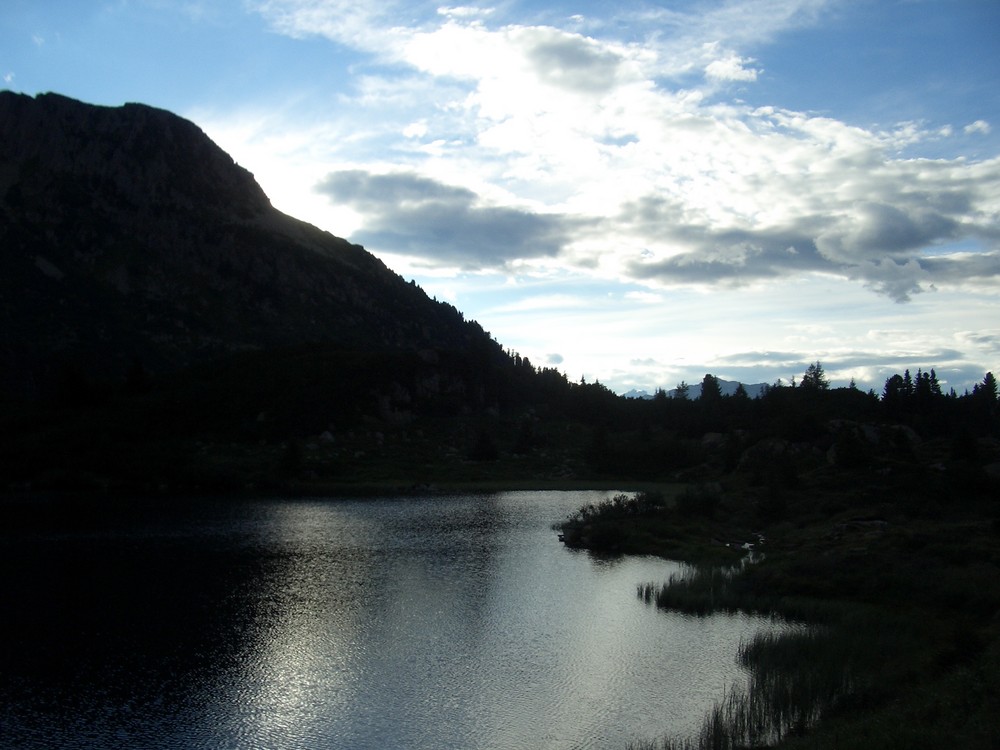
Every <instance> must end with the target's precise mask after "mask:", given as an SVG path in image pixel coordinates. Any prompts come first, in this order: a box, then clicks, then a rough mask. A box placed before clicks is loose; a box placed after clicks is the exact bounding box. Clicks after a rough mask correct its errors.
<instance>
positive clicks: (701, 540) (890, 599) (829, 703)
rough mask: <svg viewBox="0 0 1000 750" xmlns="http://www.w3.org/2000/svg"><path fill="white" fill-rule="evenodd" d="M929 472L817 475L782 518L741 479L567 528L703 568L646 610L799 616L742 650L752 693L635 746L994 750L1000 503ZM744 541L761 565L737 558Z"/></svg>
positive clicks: (743, 691)
mask: <svg viewBox="0 0 1000 750" xmlns="http://www.w3.org/2000/svg"><path fill="white" fill-rule="evenodd" d="M924 479H927V480H928V481H927V482H926V483H925V484H924V485H922V486H920V485H918V484H917V483H915V482H913V481H912V478H910V477H906V476H904V475H902V474H900V475H895V476H894V475H892V474H885V473H883V474H881V475H868V476H862V475H855V476H845V475H844V473H843V472H832V471H826V470H818V471H816V472H813V473H811V474H807V475H804V476H802V477H800V481H799V482H798V483H797V486H796V487H795V491H794V492H785V493H782V496H781V498H780V499H781V501H782V503H781V504H782V506H783V508H782V511H781V513H780V514H778V515H776V516H774V515H770V514H767V513H761V500H762V499H766V497H767V493H766V491H765V492H761V491H759V489H758V488H756V487H754V486H753V485H752V483H750V482H747V481H745V480H743V479H742V478H741V477H739V476H731V477H728V478H727V479H726V480H725V481H724V482H723V483H722V484H721V485H715V486H714V487H712V486H704V485H702V486H695V487H693V488H690V487H689V488H683V487H678V488H676V489H675V490H674V491H673V492H672V493H667V494H666V495H665V496H661V497H658V498H650V497H643V496H634V497H627V496H626V497H621V498H618V499H615V500H612V501H609V502H607V503H605V504H602V506H596V507H594V506H592V507H589V508H583V509H581V510H580V511H579V512H578V513H577V514H576V515H575V516H574V517H573V518H571V519H568V521H567V523H566V525H565V527H564V529H565V530H564V534H565V535H566V539H567V542H568V543H570V544H574V545H577V546H581V547H590V548H593V549H603V550H607V549H615V550H618V551H621V552H632V551H641V552H644V553H649V552H653V553H657V554H661V555H663V556H666V557H671V558H674V559H683V560H687V561H689V562H692V563H693V564H692V566H691V567H690V568H689V570H688V571H687V572H686V574H684V575H682V576H678V577H674V578H673V579H671V580H670V581H666V582H651V583H648V584H643V585H640V586H639V587H638V590H637V594H638V596H639V597H640V598H642V599H643V600H645V601H646V602H648V603H649V604H650V606H659V607H663V608H668V609H672V610H679V611H684V612H690V613H694V614H699V615H705V614H710V613H711V612H714V611H734V610H742V611H752V612H758V613H763V614H768V615H772V616H776V617H780V618H783V619H786V620H790V621H795V622H800V623H803V627H801V628H795V629H792V630H791V631H790V632H788V633H785V634H780V635H774V634H769V635H762V636H760V637H758V638H755V639H753V640H751V641H750V642H748V643H745V644H743V645H742V648H741V650H740V657H739V658H740V660H741V663H742V664H743V665H744V666H745V667H746V668H747V670H748V678H747V681H746V683H745V684H737V685H734V686H732V687H731V688H730V689H729V690H728V691H727V692H726V694H725V696H723V698H721V699H720V701H719V702H718V703H717V704H716V705H715V707H714V708H713V710H712V711H711V712H710V714H709V715H708V716H707V717H706V718H705V721H704V724H703V726H702V728H701V730H700V731H699V732H698V733H697V734H696V735H695V736H692V737H663V738H651V739H649V740H647V741H645V742H639V743H636V744H635V745H633V748H634V750H653V749H654V748H663V749H664V750H674V749H677V750H680V749H684V750H694V749H695V748H697V749H699V750H701V749H702V748H742V747H780V748H817V749H819V750H825V749H827V748H830V749H833V748H837V749H838V750H841V749H843V748H897V747H898V748H908V749H909V748H932V747H941V746H943V745H946V744H952V745H957V746H960V747H963V748H994V749H995V748H996V747H998V742H1000V718H998V717H1000V521H998V520H997V518H998V516H1000V507H998V504H997V502H996V501H995V500H994V498H993V496H992V493H991V492H989V491H982V492H980V491H975V489H973V491H964V490H963V491H961V492H946V491H943V488H942V487H941V485H940V484H939V483H938V481H937V480H936V479H935V477H934V476H933V475H932V476H930V477H924ZM966 489H967V488H966ZM744 541H749V542H753V543H754V545H755V546H756V552H757V553H758V559H757V561H756V562H754V563H752V564H746V565H741V564H736V565H734V564H733V563H734V560H737V561H738V560H740V559H743V558H741V557H740V556H739V553H738V552H737V551H736V549H734V548H739V547H740V546H741V543H742V542H744ZM761 542H762V544H761ZM726 545H728V546H726Z"/></svg>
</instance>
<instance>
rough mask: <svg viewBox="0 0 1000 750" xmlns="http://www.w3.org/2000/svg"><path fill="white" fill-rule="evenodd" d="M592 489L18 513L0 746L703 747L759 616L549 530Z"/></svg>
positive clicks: (8, 576) (8, 579)
mask: <svg viewBox="0 0 1000 750" xmlns="http://www.w3.org/2000/svg"><path fill="white" fill-rule="evenodd" d="M610 494H612V493H606V492H509V493H498V494H489V495H481V496H480V495H469V496H459V497H435V498H382V499H365V500H342V499H336V500H321V499H281V498H276V499H269V500H256V499H255V500H232V499H228V500H191V499H187V500H176V501H173V502H167V501H160V500H158V501H156V502H150V501H141V502H139V501H136V502H133V503H125V502H122V501H117V502H115V503H112V504H86V503H81V502H79V501H71V500H64V501H59V502H55V501H39V502H36V503H35V504H34V505H25V504H24V503H13V504H10V505H5V506H4V507H3V512H4V517H5V518H6V521H5V523H4V524H3V526H2V527H0V595H2V596H3V614H2V617H3V619H4V625H3V631H4V633H6V635H4V642H3V648H2V655H0V746H3V747H4V748H46V750H52V749H55V748H121V747H136V748H140V747H141V748H213V749H217V748H240V749H241V750H242V749H245V748H262V749H263V748H267V749H268V750H282V749H285V748H302V749H311V748H351V749H352V750H362V749H367V748H380V749H382V748H435V749H440V748H470V749H476V750H487V749H489V750H493V749H496V750H500V749H503V750H518V749H519V748H532V749H534V748H553V749H560V750H562V749H565V750H569V749H570V748H624V746H625V745H626V744H627V743H628V742H629V741H630V740H636V739H644V738H645V739H650V738H654V737H658V736H660V735H662V734H663V733H666V732H670V733H673V734H679V735H682V736H683V735H686V734H687V733H689V732H691V731H694V730H695V729H696V728H697V727H698V726H699V724H700V722H701V719H702V717H703V716H704V714H705V713H706V711H707V710H708V709H709V708H710V707H711V705H712V703H713V702H714V701H715V700H717V699H718V698H720V697H721V696H722V693H723V690H724V688H725V686H726V685H729V684H732V683H733V682H736V681H742V680H743V678H744V676H743V672H742V670H741V668H740V667H739V666H738V665H737V664H736V661H735V656H736V651H737V647H738V645H739V642H740V639H748V638H749V637H750V636H751V635H752V634H753V633H755V632H757V631H759V630H760V629H762V628H768V627H775V626H774V625H772V624H770V623H769V622H768V621H767V620H764V619H761V618H756V617H750V616H745V615H721V614H720V615H713V616H711V617H703V618H699V617H692V616H687V615H680V614H674V613H668V612H663V611H659V610H657V609H655V608H653V607H650V606H648V605H646V604H644V603H643V602H642V601H641V600H640V599H638V598H637V596H636V586H637V585H638V584H640V583H644V582H647V581H656V582H661V581H665V580H666V579H667V578H668V577H669V575H670V574H671V573H674V572H677V571H679V570H681V566H680V565H678V564H676V563H672V562H669V561H664V560H660V559H656V558H648V557H636V558H631V557H626V558H616V559H600V558H596V557H593V556H591V555H590V554H588V553H586V552H581V551H573V550H570V549H567V548H565V547H564V546H563V545H562V544H561V543H560V542H559V541H558V539H557V537H556V533H555V532H554V531H553V530H552V528H551V526H552V524H553V523H554V522H557V521H559V520H562V519H563V518H565V517H566V516H567V515H569V514H570V513H571V512H572V511H574V510H575V509H576V508H578V507H579V506H580V505H582V504H584V503H587V502H595V501H598V500H600V499H602V498H604V497H607V496H608V495H610Z"/></svg>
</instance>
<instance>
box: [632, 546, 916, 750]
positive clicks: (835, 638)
mask: <svg viewBox="0 0 1000 750" xmlns="http://www.w3.org/2000/svg"><path fill="white" fill-rule="evenodd" d="M748 577H751V576H748V575H747V571H746V570H745V568H744V567H733V568H728V569H718V568H710V567H708V566H698V567H691V568H689V569H688V570H686V571H685V572H683V573H681V574H680V575H674V576H672V577H671V579H670V580H669V581H668V582H667V583H666V584H662V585H656V584H648V583H647V584H642V585H640V586H639V587H638V588H637V594H638V596H639V597H640V598H641V599H643V600H644V601H645V602H647V603H649V604H655V605H656V606H658V607H662V608H669V609H674V610H680V611H684V612H688V613H693V614H697V615H707V614H710V613H712V612H716V611H735V610H737V609H743V610H755V611H758V612H761V611H763V612H764V613H766V614H770V615H772V616H775V617H777V616H780V615H783V614H785V612H786V611H794V612H797V613H799V614H800V615H808V618H807V620H808V621H809V622H812V623H817V622H822V623H823V624H812V625H801V624H795V623H793V622H789V621H788V620H785V622H787V623H788V627H786V628H783V629H780V630H770V631H767V632H761V633H758V634H757V635H756V636H754V637H753V638H751V639H750V640H748V641H746V642H744V643H742V644H741V645H740V649H739V654H738V660H739V662H740V664H741V665H742V666H743V667H745V668H746V670H747V672H748V676H747V679H746V682H745V683H742V684H740V683H738V684H736V685H733V686H731V687H730V688H728V689H727V690H726V692H725V694H724V695H723V697H722V698H721V699H720V700H719V701H718V702H717V703H716V704H715V705H714V706H713V708H712V709H711V711H710V712H709V714H708V716H707V717H706V718H705V720H704V722H703V724H702V726H701V729H700V730H699V731H698V732H697V733H696V734H695V735H694V736H693V737H690V738H675V737H665V738H662V739H660V740H657V741H650V742H645V743H642V742H640V743H638V744H636V743H633V745H631V747H632V748H633V750H729V749H730V748H750V747H770V746H774V745H776V744H778V743H780V742H782V741H784V740H786V739H788V738H791V737H796V736H800V735H802V734H804V733H805V732H806V730H808V729H809V728H810V727H813V726H814V725H815V724H816V723H817V722H818V721H819V720H820V718H821V717H825V716H829V715H835V714H837V713H838V712H843V711H847V710H851V711H854V710H858V709H862V710H865V709H870V708H875V707H878V706H880V705H883V704H885V703H886V702H887V700H888V699H889V697H890V696H889V693H888V688H887V687H886V686H887V685H891V684H899V683H900V682H903V681H905V680H907V679H908V678H909V672H910V671H912V670H913V669H916V668H918V665H916V664H914V660H913V659H912V654H913V653H914V652H918V651H920V650H921V649H922V638H923V636H922V634H921V632H920V628H919V626H917V625H915V624H914V623H913V622H912V621H911V620H909V619H907V618H905V617H903V616H898V617H891V616H886V613H885V611H884V610H882V611H879V610H876V609H874V608H872V607H868V606H863V605H851V606H845V605H844V604H843V603H840V604H839V605H836V607H835V608H834V607H833V606H832V605H826V604H824V603H821V602H812V603H810V602H808V601H806V600H793V599H781V600H771V602H770V603H769V604H767V605H766V606H762V602H761V600H760V598H759V597H756V596H755V595H754V594H753V593H752V588H750V587H748V586H747V584H746V579H747V578H748ZM803 621H804V620H798V622H803Z"/></svg>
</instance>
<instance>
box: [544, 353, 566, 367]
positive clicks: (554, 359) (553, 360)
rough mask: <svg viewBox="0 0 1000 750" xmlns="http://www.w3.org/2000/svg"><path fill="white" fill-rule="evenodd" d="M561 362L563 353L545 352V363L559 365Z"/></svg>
mask: <svg viewBox="0 0 1000 750" xmlns="http://www.w3.org/2000/svg"><path fill="white" fill-rule="evenodd" d="M562 363H563V355H561V354H547V355H546V356H545V364H547V365H561V364H562Z"/></svg>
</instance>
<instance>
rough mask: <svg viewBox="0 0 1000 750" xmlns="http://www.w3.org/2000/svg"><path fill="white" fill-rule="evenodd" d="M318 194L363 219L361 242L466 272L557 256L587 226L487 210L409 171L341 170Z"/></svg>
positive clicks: (464, 193)
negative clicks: (461, 268) (382, 173)
mask: <svg viewBox="0 0 1000 750" xmlns="http://www.w3.org/2000/svg"><path fill="white" fill-rule="evenodd" d="M316 189H317V191H319V192H320V193H323V194H324V195H326V196H328V197H329V198H330V199H331V200H332V201H334V202H336V203H339V204H345V205H348V206H350V207H351V208H354V209H355V210H357V211H358V212H359V213H361V214H362V216H363V217H364V228H363V229H362V230H361V231H359V232H357V233H355V234H354V235H353V236H352V239H353V240H355V241H357V242H360V243H362V244H364V245H367V246H368V247H370V248H372V249H375V250H382V251H386V252H392V253H398V254H402V255H412V256H416V257H420V258H423V259H426V260H430V261H438V262H442V263H450V264H456V265H459V266H461V267H463V268H466V269H478V268H486V267H499V266H503V265H504V264H505V263H508V262H510V261H513V260H516V259H519V258H540V257H551V256H555V255H557V254H558V253H559V251H560V250H562V249H563V247H565V246H566V245H567V244H568V243H569V241H570V239H571V238H572V234H573V232H574V231H576V230H577V229H579V228H580V227H582V226H583V222H581V221H579V220H575V219H571V218H568V217H565V216H561V215H554V214H552V215H550V214H535V213H531V212H529V211H522V210H519V209H515V208H498V207H489V206H481V205H479V202H478V196H477V195H476V193H474V192H473V191H471V190H467V189H466V188H461V187H455V186H453V185H446V184H443V183H440V182H437V181H435V180H431V179H428V178H426V177H421V176H419V175H415V174H409V173H402V174H387V175H381V174H372V173H370V172H365V171H362V170H350V171H343V172H334V173H331V174H329V175H328V176H327V177H326V179H324V180H323V181H322V182H321V183H320V184H319V185H317V187H316Z"/></svg>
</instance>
